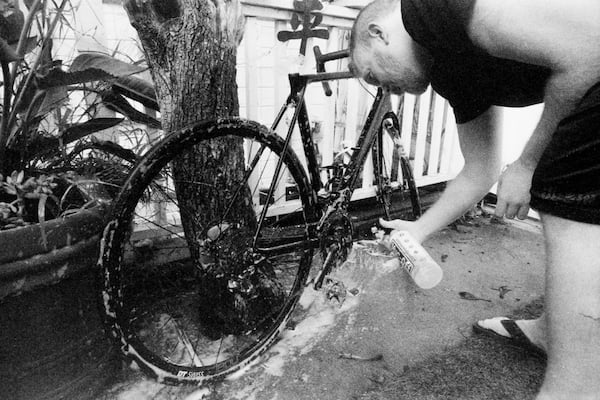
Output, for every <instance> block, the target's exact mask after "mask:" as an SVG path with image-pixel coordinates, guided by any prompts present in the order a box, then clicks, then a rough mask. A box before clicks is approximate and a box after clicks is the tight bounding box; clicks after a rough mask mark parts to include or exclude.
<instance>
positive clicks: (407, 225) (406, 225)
mask: <svg viewBox="0 0 600 400" xmlns="http://www.w3.org/2000/svg"><path fill="white" fill-rule="evenodd" d="M379 225H381V226H382V227H384V228H387V229H393V230H395V231H407V232H408V233H410V235H411V236H412V237H413V238H415V239H416V240H417V242H419V243H423V240H425V237H426V235H425V234H424V233H423V232H421V230H420V229H419V225H418V224H417V223H416V222H414V221H406V220H403V219H393V220H391V221H386V220H384V219H383V218H379Z"/></svg>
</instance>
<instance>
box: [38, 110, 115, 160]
mask: <svg viewBox="0 0 600 400" xmlns="http://www.w3.org/2000/svg"><path fill="white" fill-rule="evenodd" d="M122 121H123V118H94V119H91V120H89V121H86V122H83V123H81V124H75V125H71V126H69V127H68V128H67V129H66V130H65V131H64V132H63V133H62V136H61V138H60V139H59V138H57V137H43V136H39V137H38V138H37V140H35V141H34V142H32V143H31V144H30V145H29V146H28V147H27V154H28V156H29V158H34V157H41V156H43V155H45V154H48V153H52V152H56V151H57V150H58V148H59V146H60V143H61V141H62V143H63V145H65V144H69V143H71V142H74V141H76V140H78V139H81V138H83V137H85V136H87V135H90V134H92V133H96V132H99V131H101V130H104V129H108V128H111V127H113V126H115V125H118V124H119V123H121V122H122Z"/></svg>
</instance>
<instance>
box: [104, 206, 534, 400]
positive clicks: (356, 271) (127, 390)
mask: <svg viewBox="0 0 600 400" xmlns="http://www.w3.org/2000/svg"><path fill="white" fill-rule="evenodd" d="M425 247H426V248H427V249H428V250H429V251H430V253H431V255H432V256H433V257H434V258H435V259H436V260H438V262H439V263H440V265H441V266H442V268H443V269H444V271H445V272H444V279H443V281H442V283H440V284H439V285H438V286H437V287H435V288H434V289H430V290H421V289H419V288H418V287H417V286H415V285H414V284H413V283H412V281H411V280H410V278H409V277H408V275H407V274H406V273H405V272H404V271H402V270H400V269H396V268H394V267H391V266H390V264H386V261H389V260H390V259H391V255H387V254H385V253H382V251H381V249H380V248H379V247H378V246H377V245H376V244H375V243H374V242H369V241H364V242H359V243H357V245H355V248H354V250H353V252H352V254H351V257H350V258H349V260H348V261H347V262H346V263H345V265H343V266H342V267H340V268H339V269H338V270H337V271H336V272H335V274H334V275H333V277H334V278H335V279H339V280H341V281H342V282H343V283H344V285H345V287H346V289H347V290H348V292H347V295H346V298H345V299H343V301H341V302H338V301H336V300H327V299H326V296H325V295H324V294H323V293H322V292H314V291H313V290H312V289H306V290H305V293H304V295H303V297H302V299H301V306H300V307H299V309H298V313H297V315H296V316H295V319H294V322H295V324H294V329H290V330H286V331H285V332H284V334H283V336H282V339H281V340H280V341H279V342H278V343H277V344H276V345H275V346H274V347H273V349H272V350H270V351H269V352H267V353H266V354H265V355H264V356H263V357H262V359H261V360H260V361H259V362H258V363H255V364H254V365H252V366H251V367H249V368H247V369H246V370H245V371H243V373H240V374H237V375H235V376H233V377H232V378H231V379H229V380H227V381H225V382H223V383H220V384H218V385H215V386H211V387H205V388H197V387H170V386H164V385H161V384H159V383H156V382H153V381H151V380H147V379H146V378H144V377H143V376H142V375H141V374H140V373H139V372H135V371H131V370H130V369H126V371H125V372H124V374H123V377H122V379H121V381H120V382H119V383H118V384H116V385H114V386H113V387H111V388H109V390H108V391H107V392H106V393H105V394H104V395H103V396H102V397H101V399H102V400H106V399H121V400H124V399H132V400H133V399H135V400H145V399H165V400H166V399H182V400H199V399H205V400H229V399H239V400H246V399H247V400H304V399H306V400H308V399H310V400H313V399H323V400H337V399H339V400H348V399H368V400H375V399H416V400H418V399H457V400H458V399H461V400H462V399H531V398H533V396H534V394H535V391H536V390H537V388H538V387H539V385H540V384H541V379H542V376H543V369H544V364H543V362H541V361H539V360H538V359H536V358H533V357H532V356H530V355H529V354H525V353H523V352H522V351H520V350H519V349H514V348H510V347H506V346H502V345H501V344H500V343H497V342H495V341H494V340H492V339H489V338H487V337H481V336H478V335H473V334H472V331H471V325H472V324H473V322H475V321H476V320H478V319H482V318H488V317H492V316H500V315H509V316H515V315H536V314H539V313H540V312H541V308H542V304H541V300H540V299H541V296H542V292H543V244H542V236H541V234H540V232H539V228H538V227H537V225H536V224H535V223H510V224H498V223H493V222H492V221H491V220H490V219H489V218H487V217H480V218H476V219H474V220H472V221H471V222H470V223H469V224H466V225H465V224H459V225H456V226H454V227H453V228H449V229H446V230H444V231H442V232H440V233H438V234H437V235H435V236H433V237H432V238H431V239H429V240H428V241H427V242H426V243H425ZM460 292H468V293H470V294H472V296H469V297H468V298H470V299H471V300H467V299H465V298H464V296H462V297H461V296H460V295H459V293H460ZM473 299H476V300H473Z"/></svg>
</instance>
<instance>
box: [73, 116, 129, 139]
mask: <svg viewBox="0 0 600 400" xmlns="http://www.w3.org/2000/svg"><path fill="white" fill-rule="evenodd" d="M121 122H123V118H93V119H90V120H89V121H85V122H82V123H80V124H73V125H71V126H69V127H68V128H67V129H65V131H64V132H63V133H62V135H61V137H62V142H63V144H68V143H71V142H74V141H76V140H78V139H81V138H83V137H86V136H88V135H91V134H92V133H96V132H100V131H102V130H104V129H108V128H112V127H113V126H115V125H118V124H120V123H121Z"/></svg>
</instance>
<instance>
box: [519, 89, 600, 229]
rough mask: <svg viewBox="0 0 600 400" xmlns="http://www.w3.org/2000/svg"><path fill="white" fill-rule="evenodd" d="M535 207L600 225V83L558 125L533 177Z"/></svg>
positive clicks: (566, 217)
mask: <svg viewBox="0 0 600 400" xmlns="http://www.w3.org/2000/svg"><path fill="white" fill-rule="evenodd" d="M531 207H532V208H533V209H535V210H537V211H539V212H542V213H546V214H550V215H554V216H557V217H562V218H565V219H570V220H574V221H579V222H586V223H590V224H597V225H600V82H599V83H597V84H596V85H594V86H593V87H592V88H591V89H590V90H589V91H588V92H587V93H586V95H585V96H584V98H583V99H582V100H581V102H580V103H579V105H578V106H577V108H576V109H575V111H573V113H571V115H569V116H568V117H567V118H565V119H563V120H562V121H561V122H560V124H559V125H558V128H557V129H556V132H555V133H554V135H553V136H552V139H551V141H550V143H549V144H548V147H547V148H546V150H545V151H544V154H543V155H542V158H541V160H540V162H539V164H538V166H537V168H536V170H535V173H534V175H533V182H532V185H531Z"/></svg>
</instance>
